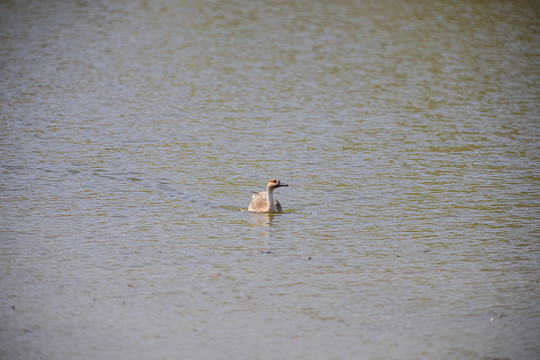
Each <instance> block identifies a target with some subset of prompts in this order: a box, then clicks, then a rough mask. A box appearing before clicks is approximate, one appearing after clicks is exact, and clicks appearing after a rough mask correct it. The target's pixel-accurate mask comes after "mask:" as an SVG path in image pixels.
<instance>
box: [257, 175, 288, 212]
mask: <svg viewBox="0 0 540 360" xmlns="http://www.w3.org/2000/svg"><path fill="white" fill-rule="evenodd" d="M282 186H289V185H287V184H284V183H282V182H281V181H279V180H277V179H270V180H268V183H267V184H266V191H261V192H260V193H256V194H255V195H253V196H252V197H251V202H250V203H249V207H248V210H249V211H257V212H281V211H282V208H281V204H280V203H279V201H278V200H277V199H276V198H274V190H275V189H277V188H278V187H282Z"/></svg>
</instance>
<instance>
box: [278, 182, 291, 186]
mask: <svg viewBox="0 0 540 360" xmlns="http://www.w3.org/2000/svg"><path fill="white" fill-rule="evenodd" d="M282 186H289V185H287V184H284V183H282V182H281V181H280V182H279V187H282Z"/></svg>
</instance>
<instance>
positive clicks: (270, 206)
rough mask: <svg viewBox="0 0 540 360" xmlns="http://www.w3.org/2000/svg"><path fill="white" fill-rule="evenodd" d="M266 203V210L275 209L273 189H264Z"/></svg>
mask: <svg viewBox="0 0 540 360" xmlns="http://www.w3.org/2000/svg"><path fill="white" fill-rule="evenodd" d="M266 204H267V205H268V206H267V207H268V211H276V205H274V190H273V189H266Z"/></svg>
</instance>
